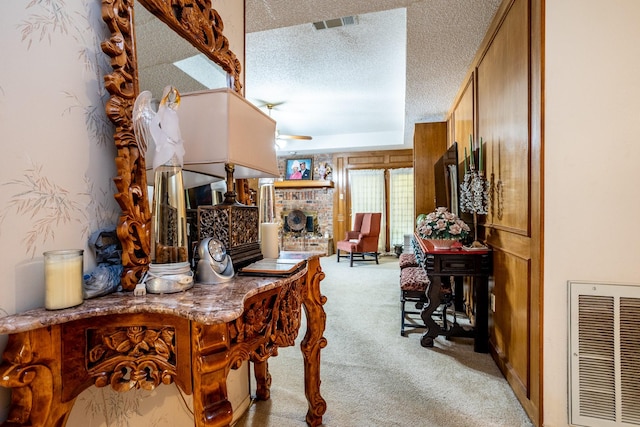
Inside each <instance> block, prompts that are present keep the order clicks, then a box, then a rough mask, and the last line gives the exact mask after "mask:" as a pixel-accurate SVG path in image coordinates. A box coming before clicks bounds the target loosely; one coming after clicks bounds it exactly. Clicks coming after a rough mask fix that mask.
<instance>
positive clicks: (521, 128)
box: [449, 0, 543, 425]
mask: <svg viewBox="0 0 640 427" xmlns="http://www.w3.org/2000/svg"><path fill="white" fill-rule="evenodd" d="M541 3H542V2H541V1H540V0H505V1H504V2H503V4H502V5H501V7H500V9H499V10H498V13H497V15H496V17H495V19H494V22H493V24H492V25H491V27H490V29H489V31H488V33H487V35H486V37H485V40H484V42H483V44H482V46H481V48H480V50H479V52H478V55H477V56H476V59H475V60H474V63H473V66H472V68H471V70H470V72H469V78H468V79H467V80H465V84H464V86H463V87H462V88H461V89H460V91H459V94H458V96H457V98H456V101H455V103H454V106H453V108H452V111H451V114H450V116H449V123H450V124H451V125H452V126H453V130H451V131H450V133H449V134H450V137H453V138H455V139H456V140H458V141H459V142H462V143H461V144H460V145H461V148H460V149H459V154H460V159H462V158H463V155H464V153H463V150H464V147H465V146H466V147H468V142H469V134H473V135H474V138H475V139H476V140H478V139H479V138H482V139H483V141H484V152H485V154H486V156H485V164H486V172H487V177H488V179H489V180H490V183H491V188H492V191H491V203H490V206H489V213H488V215H486V216H485V217H484V218H482V219H481V224H482V226H481V230H480V234H481V235H482V236H484V238H485V240H486V242H487V243H488V244H489V245H490V246H491V247H492V249H493V272H494V273H493V278H492V281H491V282H492V289H491V293H492V295H493V298H495V312H492V313H490V316H491V320H492V321H491V322H490V324H491V325H492V326H491V330H490V343H491V348H492V354H493V356H494V359H495V360H496V362H497V363H498V366H499V367H500V369H501V370H502V372H503V374H504V375H505V377H506V378H507V380H508V381H509V384H510V385H511V387H512V388H513V390H514V392H515V394H516V395H517V397H518V399H519V400H520V402H521V403H522V405H523V407H524V408H525V410H526V411H527V413H528V415H529V416H530V417H531V419H532V420H533V422H534V423H535V424H536V425H542V423H543V420H542V395H541V393H542V391H541V390H542V367H541V356H540V355H541V354H542V333H541V329H542V323H541V317H542V316H541V314H542V306H541V304H542V295H541V289H542V287H541V283H540V281H541V269H542V265H541V259H542V258H541V256H542V254H541V253H540V251H541V247H542V246H541V240H542V227H541V224H542V219H541V217H540V215H541V206H542V182H541V176H542V174H541V171H542V163H541V155H542V153H541V150H542V148H541V147H542V143H541V140H540V138H541V136H540V135H541V127H542V119H541V115H542V113H541V111H542V110H541V93H542V92H541V87H542V83H541V75H542V73H541V67H542V59H541V55H542V50H541V28H542V25H541V16H542V14H541V10H542V5H541ZM470 119H471V120H472V122H471V123H470V122H469V120H470ZM463 138H464V139H463Z"/></svg>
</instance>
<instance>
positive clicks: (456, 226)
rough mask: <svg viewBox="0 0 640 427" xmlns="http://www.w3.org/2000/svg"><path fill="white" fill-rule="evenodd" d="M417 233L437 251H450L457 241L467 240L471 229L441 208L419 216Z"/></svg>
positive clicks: (454, 215)
mask: <svg viewBox="0 0 640 427" xmlns="http://www.w3.org/2000/svg"><path fill="white" fill-rule="evenodd" d="M416 231H417V232H418V235H419V236H420V237H421V238H423V239H426V240H429V241H430V242H431V244H432V245H433V247H434V248H435V249H450V248H451V246H452V245H453V244H454V243H455V242H456V241H458V240H464V239H466V238H467V237H468V236H469V232H470V231H471V229H470V228H469V226H468V225H467V224H466V223H465V222H464V221H463V220H461V219H460V218H458V216H457V215H456V214H454V213H452V212H449V210H447V208H443V207H440V208H437V209H436V210H435V211H433V212H431V213H428V214H420V215H418V217H417V218H416Z"/></svg>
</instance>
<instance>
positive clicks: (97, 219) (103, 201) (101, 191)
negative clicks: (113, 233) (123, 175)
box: [82, 175, 120, 236]
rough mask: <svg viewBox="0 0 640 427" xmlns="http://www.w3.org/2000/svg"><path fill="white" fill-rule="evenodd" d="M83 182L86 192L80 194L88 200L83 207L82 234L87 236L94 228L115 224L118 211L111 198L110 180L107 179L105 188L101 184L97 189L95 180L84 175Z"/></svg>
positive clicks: (111, 184) (113, 191)
mask: <svg viewBox="0 0 640 427" xmlns="http://www.w3.org/2000/svg"><path fill="white" fill-rule="evenodd" d="M84 182H85V185H86V187H87V192H86V193H84V194H82V195H83V196H85V197H86V198H87V199H88V200H89V203H88V204H87V206H86V208H85V221H84V222H83V228H82V235H83V236H89V235H90V234H91V233H93V232H94V231H95V230H100V229H103V228H107V227H109V226H112V225H113V224H116V223H117V222H118V216H119V215H120V212H119V211H118V210H117V205H116V203H115V201H114V200H113V194H114V193H115V188H114V184H113V181H112V180H110V181H109V184H108V185H107V186H106V188H105V187H102V186H101V187H100V188H98V189H96V184H95V182H94V181H92V180H90V179H89V177H88V176H86V175H85V177H84ZM109 202H111V203H109Z"/></svg>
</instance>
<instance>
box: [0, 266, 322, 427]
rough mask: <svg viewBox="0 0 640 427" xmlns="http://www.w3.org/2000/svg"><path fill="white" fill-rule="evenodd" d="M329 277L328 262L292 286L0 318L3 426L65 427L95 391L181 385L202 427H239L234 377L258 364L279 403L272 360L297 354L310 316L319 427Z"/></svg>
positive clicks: (248, 285) (246, 285)
mask: <svg viewBox="0 0 640 427" xmlns="http://www.w3.org/2000/svg"><path fill="white" fill-rule="evenodd" d="M323 278H324V273H323V272H322V269H321V267H320V261H319V257H318V256H317V255H309V258H308V259H307V262H306V267H305V268H304V269H303V270H301V271H299V272H298V273H296V274H293V275H292V276H290V277H286V278H273V277H272V278H265V277H248V276H241V277H236V278H235V279H234V280H233V281H231V282H228V283H226V284H222V285H212V286H202V285H196V286H194V287H193V288H192V289H190V290H188V291H186V292H182V293H177V294H167V295H151V294H147V295H146V296H143V297H134V296H133V294H132V293H115V294H111V295H107V296H104V297H101V298H96V299H92V300H87V301H85V302H84V303H83V304H82V305H80V306H78V307H75V308H70V309H64V310H58V311H47V310H45V309H36V310H30V311H27V312H24V313H21V314H16V315H11V316H7V317H3V318H0V334H9V340H8V344H7V348H6V349H5V351H4V354H3V362H2V364H0V386H2V387H7V388H11V389H12V393H11V407H10V410H9V416H8V419H7V421H6V422H5V423H3V424H2V425H6V426H12V427H13V426H33V427H50V426H59V427H62V426H64V425H65V423H66V421H67V419H68V417H69V413H70V412H71V408H72V407H73V404H74V401H75V399H76V397H77V396H78V395H79V394H80V393H81V392H82V391H83V390H84V389H86V388H88V387H89V386H91V385H95V386H97V387H104V386H107V385H109V386H111V387H112V388H113V389H114V390H117V391H128V390H131V389H134V388H143V389H153V388H155V387H156V386H158V385H160V384H170V383H172V382H175V383H176V385H177V386H178V387H180V389H181V390H182V391H183V392H184V393H186V394H193V406H194V408H193V409H194V414H195V420H194V424H195V426H197V427H204V426H207V427H212V426H226V425H229V423H230V422H231V419H232V409H231V403H230V402H229V401H228V399H227V385H226V379H227V374H228V373H229V370H230V369H237V368H238V367H239V366H240V365H241V364H242V362H243V361H245V360H250V361H252V362H253V363H254V365H255V366H254V367H255V376H256V382H257V397H258V398H259V399H263V400H266V399H269V392H270V391H269V387H270V384H271V377H270V374H269V371H268V366H267V359H268V358H269V357H270V356H272V355H274V354H277V349H278V347H285V346H290V345H293V343H294V341H295V339H296V337H297V335H298V330H299V327H300V319H301V308H304V310H305V313H306V317H307V330H306V333H305V336H304V339H303V341H302V343H301V345H300V347H301V350H302V354H303V358H304V383H305V394H306V397H307V400H308V402H309V410H308V412H307V416H306V421H307V424H309V425H310V426H318V425H320V424H322V415H323V414H324V412H325V410H326V402H325V400H324V399H323V398H322V396H321V395H320V350H321V349H322V348H324V347H325V346H326V343H327V342H326V339H325V338H324V337H323V336H322V334H323V333H324V329H325V324H326V314H325V312H324V308H323V305H324V303H325V302H326V297H324V296H322V295H321V294H320V281H321V280H322V279H323Z"/></svg>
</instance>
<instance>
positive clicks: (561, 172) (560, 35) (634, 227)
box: [544, 0, 640, 426]
mask: <svg viewBox="0 0 640 427" xmlns="http://www.w3.org/2000/svg"><path fill="white" fill-rule="evenodd" d="M639 22H640V2H638V1H637V0H607V1H605V0H547V1H546V72H545V78H546V91H545V97H546V100H545V112H546V113H545V114H546V128H545V143H544V151H545V154H544V157H545V161H544V165H545V177H544V180H545V181H544V182H545V198H544V203H545V209H544V215H545V218H544V236H545V243H544V251H545V255H544V268H545V271H544V420H545V425H546V426H565V425H567V424H568V409H567V408H568V404H567V397H568V389H567V381H568V376H567V372H568V369H567V368H568V362H567V360H568V359H567V358H568V352H567V347H568V333H567V327H568V319H567V317H568V310H567V307H568V306H567V304H568V303H567V281H568V280H589V281H606V282H619V283H635V284H638V285H639V286H640V244H639V243H640V189H639V187H638V184H639V183H640V173H639V172H640V25H638V23H639Z"/></svg>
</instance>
